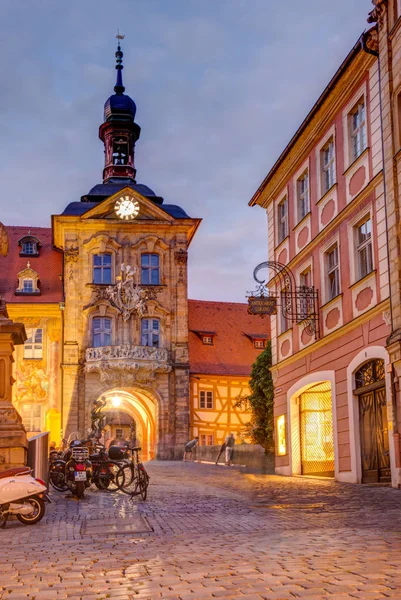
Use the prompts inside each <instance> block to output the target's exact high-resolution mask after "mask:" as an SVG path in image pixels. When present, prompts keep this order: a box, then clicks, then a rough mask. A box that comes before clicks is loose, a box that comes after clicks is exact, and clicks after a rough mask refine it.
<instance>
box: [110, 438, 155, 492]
mask: <svg viewBox="0 0 401 600" xmlns="http://www.w3.org/2000/svg"><path fill="white" fill-rule="evenodd" d="M126 450H127V454H128V451H129V452H130V457H129V459H128V460H127V459H125V464H123V465H122V466H121V467H120V469H119V471H118V473H117V481H118V484H119V489H120V490H121V491H122V492H124V493H125V494H129V495H130V496H131V497H133V496H141V498H142V500H146V497H147V495H148V486H149V479H150V478H149V475H148V473H147V471H146V469H145V467H144V465H143V463H142V461H141V460H140V458H139V452H140V451H141V450H142V448H139V447H138V446H135V447H133V448H127V449H126Z"/></svg>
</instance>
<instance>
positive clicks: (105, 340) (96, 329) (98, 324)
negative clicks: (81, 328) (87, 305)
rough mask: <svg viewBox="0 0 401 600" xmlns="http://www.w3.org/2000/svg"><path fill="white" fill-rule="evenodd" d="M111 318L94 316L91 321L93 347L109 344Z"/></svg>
mask: <svg viewBox="0 0 401 600" xmlns="http://www.w3.org/2000/svg"><path fill="white" fill-rule="evenodd" d="M111 333H112V320H111V319H109V318H108V317H95V318H94V319H93V321H92V344H93V347H94V348H99V347H100V346H111Z"/></svg>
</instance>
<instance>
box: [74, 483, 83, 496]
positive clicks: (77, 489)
mask: <svg viewBox="0 0 401 600" xmlns="http://www.w3.org/2000/svg"><path fill="white" fill-rule="evenodd" d="M84 492H85V482H84V481H77V482H76V483H75V495H76V497H77V498H83V497H84Z"/></svg>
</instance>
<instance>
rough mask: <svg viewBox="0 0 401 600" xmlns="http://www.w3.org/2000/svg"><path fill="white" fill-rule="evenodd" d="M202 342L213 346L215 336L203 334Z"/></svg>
mask: <svg viewBox="0 0 401 600" xmlns="http://www.w3.org/2000/svg"><path fill="white" fill-rule="evenodd" d="M202 343H203V344H205V346H213V338H212V336H211V335H203V336H202Z"/></svg>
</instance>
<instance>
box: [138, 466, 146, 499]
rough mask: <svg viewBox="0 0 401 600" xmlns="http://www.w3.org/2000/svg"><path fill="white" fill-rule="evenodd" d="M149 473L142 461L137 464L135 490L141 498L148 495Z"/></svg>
mask: <svg viewBox="0 0 401 600" xmlns="http://www.w3.org/2000/svg"><path fill="white" fill-rule="evenodd" d="M148 485H149V475H148V474H147V472H146V470H145V467H144V466H143V464H142V463H139V464H138V471H137V482H136V490H135V491H137V493H139V495H140V496H141V498H142V500H146V498H147V495H148Z"/></svg>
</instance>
